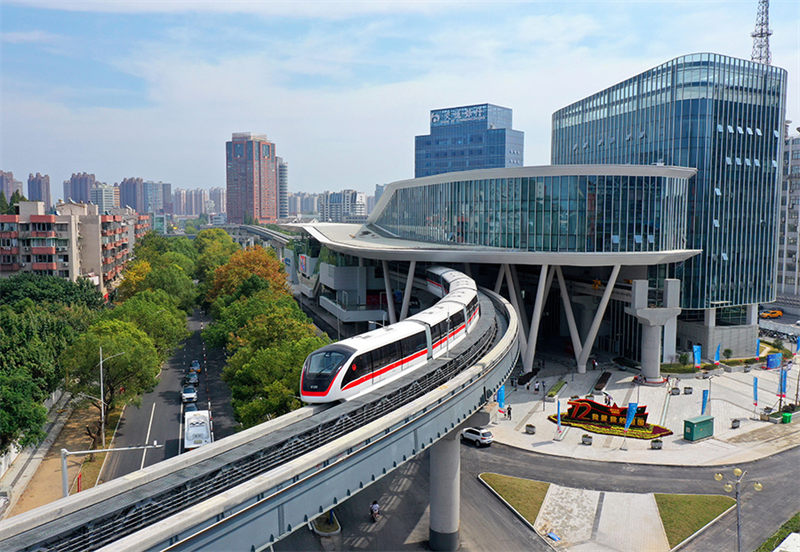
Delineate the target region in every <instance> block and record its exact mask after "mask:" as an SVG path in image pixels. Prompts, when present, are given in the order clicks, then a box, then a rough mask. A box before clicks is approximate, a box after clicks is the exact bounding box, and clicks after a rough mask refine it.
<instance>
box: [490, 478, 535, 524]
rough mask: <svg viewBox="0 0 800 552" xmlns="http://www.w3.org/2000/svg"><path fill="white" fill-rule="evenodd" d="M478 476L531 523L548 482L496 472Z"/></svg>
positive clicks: (533, 520)
mask: <svg viewBox="0 0 800 552" xmlns="http://www.w3.org/2000/svg"><path fill="white" fill-rule="evenodd" d="M479 477H480V478H481V480H483V481H484V482H485V483H486V484H488V485H489V486H490V487H491V488H492V489H494V491H495V492H496V493H497V494H499V495H500V496H502V497H503V499H504V500H505V501H506V502H508V503H509V504H511V506H513V507H514V509H515V510H516V511H517V512H519V513H520V514H522V516H523V517H524V518H525V519H527V520H528V522H529V523H530V524H531V525H533V523H534V522H535V521H536V516H537V515H539V508H541V507H542V502H544V496H545V495H546V494H547V488H548V487H549V486H550V483H544V482H542V481H533V480H532V479H521V478H519V477H509V476H507V475H500V474H497V473H482V474H480V476H479Z"/></svg>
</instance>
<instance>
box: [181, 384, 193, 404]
mask: <svg viewBox="0 0 800 552" xmlns="http://www.w3.org/2000/svg"><path fill="white" fill-rule="evenodd" d="M181 400H182V401H183V402H185V403H186V402H195V401H196V400H197V389H195V388H194V387H192V386H191V385H187V386H186V387H184V388H183V390H182V391H181Z"/></svg>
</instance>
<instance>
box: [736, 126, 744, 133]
mask: <svg viewBox="0 0 800 552" xmlns="http://www.w3.org/2000/svg"><path fill="white" fill-rule="evenodd" d="M736 132H738V133H739V134H744V130H742V127H740V126H737V127H736Z"/></svg>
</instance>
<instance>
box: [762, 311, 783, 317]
mask: <svg viewBox="0 0 800 552" xmlns="http://www.w3.org/2000/svg"><path fill="white" fill-rule="evenodd" d="M759 316H760V317H761V318H780V317H781V316H783V311H782V310H768V311H763V312H762V313H761V314H759Z"/></svg>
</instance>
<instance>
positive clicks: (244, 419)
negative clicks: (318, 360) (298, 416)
mask: <svg viewBox="0 0 800 552" xmlns="http://www.w3.org/2000/svg"><path fill="white" fill-rule="evenodd" d="M325 344H326V340H324V339H323V338H321V337H316V336H306V337H304V338H302V339H299V340H297V341H289V342H284V343H281V344H279V345H276V346H274V347H269V348H264V349H257V350H255V351H253V350H250V349H249V348H247V349H240V350H239V352H237V353H236V355H234V357H232V358H231V361H230V362H229V363H228V365H227V366H226V367H225V371H224V372H223V378H224V379H225V381H227V382H228V384H229V385H230V387H231V395H232V398H233V400H232V404H233V408H234V413H235V415H236V419H237V420H238V421H239V422H240V423H242V425H243V426H244V427H252V426H254V425H257V424H260V423H262V422H264V421H266V420H268V419H270V417H273V416H280V415H282V414H286V413H287V412H290V411H291V410H294V409H296V408H299V407H300V406H302V405H301V403H300V401H299V400H298V399H297V392H298V389H299V387H300V371H301V369H302V367H303V362H304V361H305V359H306V357H307V356H308V355H309V354H311V353H312V352H313V351H315V350H317V349H319V348H320V347H322V346H324V345H325Z"/></svg>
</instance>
